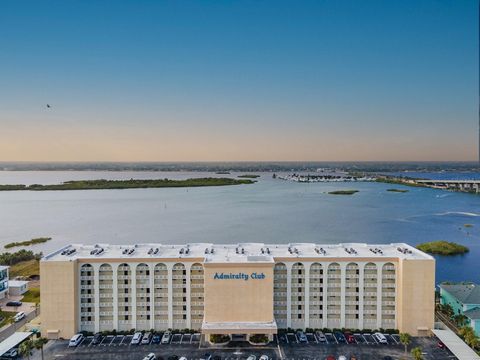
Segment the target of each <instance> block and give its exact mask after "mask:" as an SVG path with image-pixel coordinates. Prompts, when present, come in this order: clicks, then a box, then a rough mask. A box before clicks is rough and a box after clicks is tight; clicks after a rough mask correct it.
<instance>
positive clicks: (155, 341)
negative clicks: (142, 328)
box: [152, 334, 162, 344]
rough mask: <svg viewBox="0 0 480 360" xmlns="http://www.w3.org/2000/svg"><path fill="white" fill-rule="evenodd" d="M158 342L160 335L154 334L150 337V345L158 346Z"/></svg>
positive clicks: (160, 338)
mask: <svg viewBox="0 0 480 360" xmlns="http://www.w3.org/2000/svg"><path fill="white" fill-rule="evenodd" d="M160 341H162V337H161V336H160V334H154V335H153V336H152V344H160Z"/></svg>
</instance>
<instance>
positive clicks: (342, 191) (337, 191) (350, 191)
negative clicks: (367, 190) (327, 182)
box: [329, 190, 358, 195]
mask: <svg viewBox="0 0 480 360" xmlns="http://www.w3.org/2000/svg"><path fill="white" fill-rule="evenodd" d="M357 192H358V190H336V191H330V192H329V194H330V195H353V194H355V193H357Z"/></svg>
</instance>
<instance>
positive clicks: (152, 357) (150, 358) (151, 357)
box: [143, 353, 157, 360]
mask: <svg viewBox="0 0 480 360" xmlns="http://www.w3.org/2000/svg"><path fill="white" fill-rule="evenodd" d="M156 358H157V357H156V356H155V354H154V353H150V354H148V355H147V356H145V357H144V358H143V360H155V359H156Z"/></svg>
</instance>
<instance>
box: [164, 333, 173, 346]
mask: <svg viewBox="0 0 480 360" xmlns="http://www.w3.org/2000/svg"><path fill="white" fill-rule="evenodd" d="M171 336H172V333H171V332H170V331H165V333H164V334H163V336H162V344H168V343H170V337H171Z"/></svg>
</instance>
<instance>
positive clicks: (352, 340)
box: [344, 332, 356, 344]
mask: <svg viewBox="0 0 480 360" xmlns="http://www.w3.org/2000/svg"><path fill="white" fill-rule="evenodd" d="M344 335H345V339H346V340H347V342H348V343H349V344H355V342H356V341H355V337H354V336H353V335H352V334H351V333H349V332H346V333H345V334H344Z"/></svg>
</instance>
